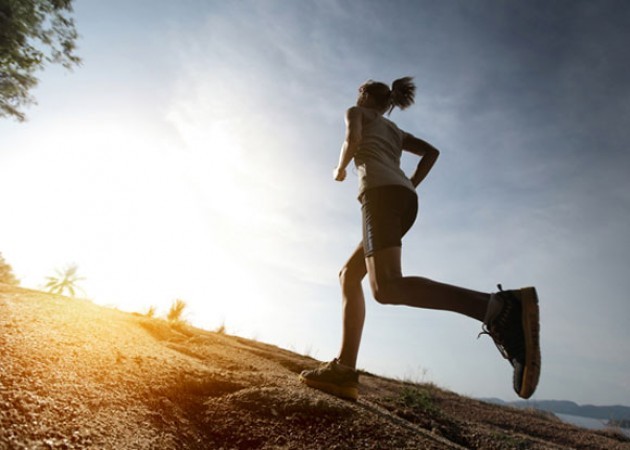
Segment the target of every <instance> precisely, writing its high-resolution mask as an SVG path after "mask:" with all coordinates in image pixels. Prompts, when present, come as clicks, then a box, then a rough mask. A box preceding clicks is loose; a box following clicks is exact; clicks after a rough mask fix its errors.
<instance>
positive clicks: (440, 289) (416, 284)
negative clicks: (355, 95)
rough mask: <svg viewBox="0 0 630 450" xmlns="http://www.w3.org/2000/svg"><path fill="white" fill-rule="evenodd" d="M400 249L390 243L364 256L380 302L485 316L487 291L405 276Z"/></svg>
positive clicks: (471, 315)
mask: <svg viewBox="0 0 630 450" xmlns="http://www.w3.org/2000/svg"><path fill="white" fill-rule="evenodd" d="M401 251H402V249H401V247H390V248H386V249H383V250H379V251H377V252H375V253H374V254H373V255H372V256H368V257H367V258H366V259H365V262H366V265H367V270H368V273H369V276H370V286H371V288H372V293H373V294H374V298H375V299H376V300H377V301H378V302H379V303H384V304H391V305H407V306H412V307H415V308H428V309H440V310H446V311H454V312H458V313H460V314H464V315H466V316H468V317H472V318H474V319H477V320H479V321H483V320H484V317H485V314H486V310H487V307H488V302H489V301H490V294H486V293H483V292H477V291H472V290H469V289H464V288H460V287H457V286H452V285H449V284H444V283H438V282H436V281H432V280H429V279H427V278H422V277H405V276H403V275H402V269H401Z"/></svg>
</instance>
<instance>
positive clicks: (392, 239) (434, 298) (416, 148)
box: [300, 77, 540, 400]
mask: <svg viewBox="0 0 630 450" xmlns="http://www.w3.org/2000/svg"><path fill="white" fill-rule="evenodd" d="M414 96H415V84H414V83H413V80H412V78H411V77H405V78H401V79H398V80H396V81H394V83H393V84H392V87H391V89H390V88H389V86H388V85H386V84H384V83H381V82H375V81H372V80H370V81H367V82H366V83H364V84H363V85H361V86H360V88H359V96H358V99H357V102H356V106H353V107H351V108H349V109H348V110H347V111H346V136H345V140H344V142H343V146H342V147H341V154H340V156H339V163H338V165H337V167H336V168H335V170H334V172H333V176H334V179H335V180H336V181H343V180H345V178H346V168H347V167H348V165H349V164H350V163H351V162H352V161H353V160H354V164H355V166H356V169H357V173H358V178H359V200H360V202H361V211H362V220H363V242H362V243H361V244H360V245H359V246H358V247H357V249H356V250H355V251H354V253H353V254H352V256H350V259H348V261H347V262H346V264H345V265H344V266H343V268H342V269H341V271H340V273H339V280H340V283H341V294H342V300H343V309H342V320H343V331H342V334H343V335H342V342H341V350H340V352H339V355H338V356H337V358H335V359H334V360H332V361H330V362H328V363H326V364H322V365H321V366H320V367H318V368H316V369H314V370H308V371H304V372H302V373H301V374H300V380H302V382H304V383H305V384H307V385H308V386H311V387H313V388H316V389H320V390H322V391H325V392H328V393H330V394H333V395H336V396H338V397H342V398H346V399H350V400H356V399H357V398H358V386H359V375H358V372H357V370H356V363H357V355H358V353H359V345H360V343H361V335H362V332H363V323H364V320H365V300H364V295H363V289H362V287H361V281H362V280H363V278H364V277H365V276H366V275H367V276H368V278H369V282H370V288H371V290H372V294H373V296H374V298H375V299H376V301H378V302H379V303H382V304H387V305H407V306H411V307H415V308H427V309H438V310H445V311H453V312H456V313H460V314H464V315H466V316H468V317H471V318H473V319H476V320H478V321H480V322H481V323H482V329H483V332H482V334H488V335H489V336H491V337H492V339H493V340H494V343H495V344H496V346H497V348H498V349H499V351H500V352H501V354H502V355H503V357H504V358H506V359H507V360H508V361H509V362H510V364H511V365H512V367H513V369H514V377H513V384H514V390H515V391H516V393H517V394H518V395H519V396H520V397H522V398H529V397H530V396H531V395H532V394H533V393H534V390H535V389H536V385H537V384H538V378H539V375H540V347H539V314H538V296H537V294H536V289H535V288H533V287H526V288H522V289H517V290H509V291H504V290H503V289H502V288H501V285H499V291H498V292H496V293H484V292H477V291H473V290H469V289H465V288H461V287H457V286H452V285H448V284H444V283H440V282H437V281H432V280H429V279H427V278H421V277H413V276H404V275H403V273H402V268H401V249H402V242H401V241H402V237H403V236H404V235H405V233H406V232H407V231H408V230H409V229H410V228H411V226H412V225H413V223H414V221H415V219H416V215H417V212H418V197H417V194H416V188H417V187H418V185H420V183H422V181H423V180H424V179H425V177H426V176H427V175H428V174H429V172H430V171H431V168H432V167H433V165H434V164H435V162H436V160H437V158H438V156H439V151H438V150H437V149H436V148H435V147H433V146H432V145H431V144H429V143H428V142H426V141H424V140H422V139H419V138H416V137H414V136H413V135H411V134H410V133H407V132H406V131H403V130H401V129H400V128H398V126H396V124H395V123H394V122H392V121H391V120H389V119H388V118H386V117H385V116H384V115H385V113H387V114H388V115H389V113H391V111H392V110H393V109H394V108H395V107H399V108H400V109H406V108H407V107H409V106H410V105H411V104H413V102H414ZM403 150H405V151H408V152H410V153H413V154H414V155H417V156H419V157H420V160H419V162H418V166H417V168H416V170H415V172H414V173H413V175H412V176H411V178H408V177H407V176H406V175H405V173H404V172H403V171H402V170H401V168H400V158H401V155H402V151H403Z"/></svg>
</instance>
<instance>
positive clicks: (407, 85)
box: [388, 77, 416, 114]
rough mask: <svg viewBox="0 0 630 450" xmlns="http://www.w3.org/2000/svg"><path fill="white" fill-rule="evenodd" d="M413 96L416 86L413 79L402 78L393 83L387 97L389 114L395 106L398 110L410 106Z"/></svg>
mask: <svg viewBox="0 0 630 450" xmlns="http://www.w3.org/2000/svg"><path fill="white" fill-rule="evenodd" d="M415 95H416V85H415V83H414V82H413V77H403V78H399V79H397V80H396V81H394V82H393V83H392V90H391V93H390V96H389V103H390V108H389V113H391V112H392V110H393V109H394V107H396V106H398V107H399V108H400V109H406V108H408V107H409V106H411V105H412V104H413V101H414V97H415ZM389 113H388V114H389Z"/></svg>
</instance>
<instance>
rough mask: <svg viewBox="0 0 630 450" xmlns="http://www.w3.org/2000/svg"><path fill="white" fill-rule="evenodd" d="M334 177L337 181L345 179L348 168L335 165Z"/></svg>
mask: <svg viewBox="0 0 630 450" xmlns="http://www.w3.org/2000/svg"><path fill="white" fill-rule="evenodd" d="M333 178H334V179H335V181H343V180H345V179H346V169H340V168H339V167H335V170H333Z"/></svg>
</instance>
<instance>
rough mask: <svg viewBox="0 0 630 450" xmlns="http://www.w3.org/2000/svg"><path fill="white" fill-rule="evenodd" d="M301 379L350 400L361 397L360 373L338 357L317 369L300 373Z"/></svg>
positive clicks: (314, 386) (312, 385)
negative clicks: (341, 361) (343, 363)
mask: <svg viewBox="0 0 630 450" xmlns="http://www.w3.org/2000/svg"><path fill="white" fill-rule="evenodd" d="M300 381H302V382H303V383H305V384H306V385H307V386H310V387H312V388H315V389H319V390H321V391H324V392H327V393H329V394H332V395H335V396H337V397H341V398H345V399H348V400H353V401H356V400H357V398H358V397H359V373H358V372H357V371H356V370H354V369H351V368H349V367H346V366H343V365H341V364H340V363H339V361H338V360H337V359H333V360H332V361H330V362H328V363H325V364H322V365H321V366H319V367H318V368H316V369H313V370H305V371H303V372H302V373H301V374H300Z"/></svg>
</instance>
